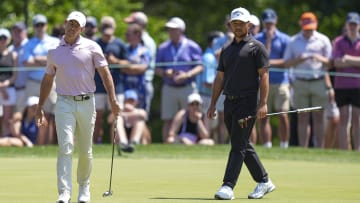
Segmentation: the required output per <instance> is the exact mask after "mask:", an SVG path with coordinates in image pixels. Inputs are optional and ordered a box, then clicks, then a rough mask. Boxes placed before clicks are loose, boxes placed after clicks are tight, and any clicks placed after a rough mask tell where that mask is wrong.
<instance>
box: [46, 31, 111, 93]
mask: <svg viewBox="0 0 360 203" xmlns="http://www.w3.org/2000/svg"><path fill="white" fill-rule="evenodd" d="M107 65H108V63H107V61H106V59H105V57H104V53H103V51H102V49H101V48H100V46H99V45H98V44H97V43H96V42H94V41H92V40H89V39H86V38H84V37H81V36H80V37H79V39H78V40H77V41H76V42H75V44H73V45H70V44H67V43H66V42H65V41H64V39H62V40H61V42H60V44H59V46H58V47H56V48H55V49H52V50H49V52H48V60H47V67H46V73H47V74H49V75H55V74H56V77H55V83H56V92H57V93H58V94H60V95H73V96H75V95H80V94H87V93H93V92H95V88H96V86H95V81H94V75H95V69H96V68H104V67H105V66H107Z"/></svg>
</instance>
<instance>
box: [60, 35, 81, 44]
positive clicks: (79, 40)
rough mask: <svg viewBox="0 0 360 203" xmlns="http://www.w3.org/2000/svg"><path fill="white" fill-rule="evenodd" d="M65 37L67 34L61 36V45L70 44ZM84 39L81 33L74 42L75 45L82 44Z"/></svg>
mask: <svg viewBox="0 0 360 203" xmlns="http://www.w3.org/2000/svg"><path fill="white" fill-rule="evenodd" d="M64 38H65V35H64V36H63V37H62V38H61V40H60V45H61V46H70V44H68V43H66V41H65V39H64ZM82 40H83V37H82V36H81V35H80V36H79V37H78V38H77V40H76V41H75V43H74V44H73V45H78V44H80V43H81V41H82Z"/></svg>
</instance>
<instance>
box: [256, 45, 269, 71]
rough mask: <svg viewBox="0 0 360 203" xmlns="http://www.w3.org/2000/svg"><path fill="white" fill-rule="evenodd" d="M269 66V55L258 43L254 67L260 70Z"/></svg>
mask: <svg viewBox="0 0 360 203" xmlns="http://www.w3.org/2000/svg"><path fill="white" fill-rule="evenodd" d="M269 66H270V64H269V54H268V52H267V51H266V49H265V47H264V45H263V44H261V43H259V47H258V49H257V53H256V67H257V69H260V68H268V67H269Z"/></svg>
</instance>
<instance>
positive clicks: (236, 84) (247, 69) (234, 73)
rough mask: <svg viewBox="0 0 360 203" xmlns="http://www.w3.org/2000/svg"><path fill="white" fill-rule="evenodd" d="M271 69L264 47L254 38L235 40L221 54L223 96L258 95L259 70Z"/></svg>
mask: <svg viewBox="0 0 360 203" xmlns="http://www.w3.org/2000/svg"><path fill="white" fill-rule="evenodd" d="M268 67H269V55H268V53H267V51H266V49H265V47H264V45H263V44H262V43H261V42H259V41H257V40H256V39H254V38H253V37H252V36H246V37H245V38H244V39H243V40H242V41H241V42H239V43H237V42H236V41H235V40H234V41H233V42H232V43H231V44H230V45H229V46H227V47H225V48H224V49H223V50H222V51H221V54H220V59H219V66H218V68H217V70H218V71H221V72H224V90H223V92H224V93H223V94H225V95H231V96H246V95H252V94H257V92H258V89H259V74H258V69H259V68H268Z"/></svg>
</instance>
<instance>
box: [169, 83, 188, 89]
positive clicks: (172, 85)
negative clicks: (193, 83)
mask: <svg viewBox="0 0 360 203" xmlns="http://www.w3.org/2000/svg"><path fill="white" fill-rule="evenodd" d="M188 84H189V83H185V84H171V85H170V84H168V85H169V86H170V87H175V88H178V87H185V86H187V85H188Z"/></svg>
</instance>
